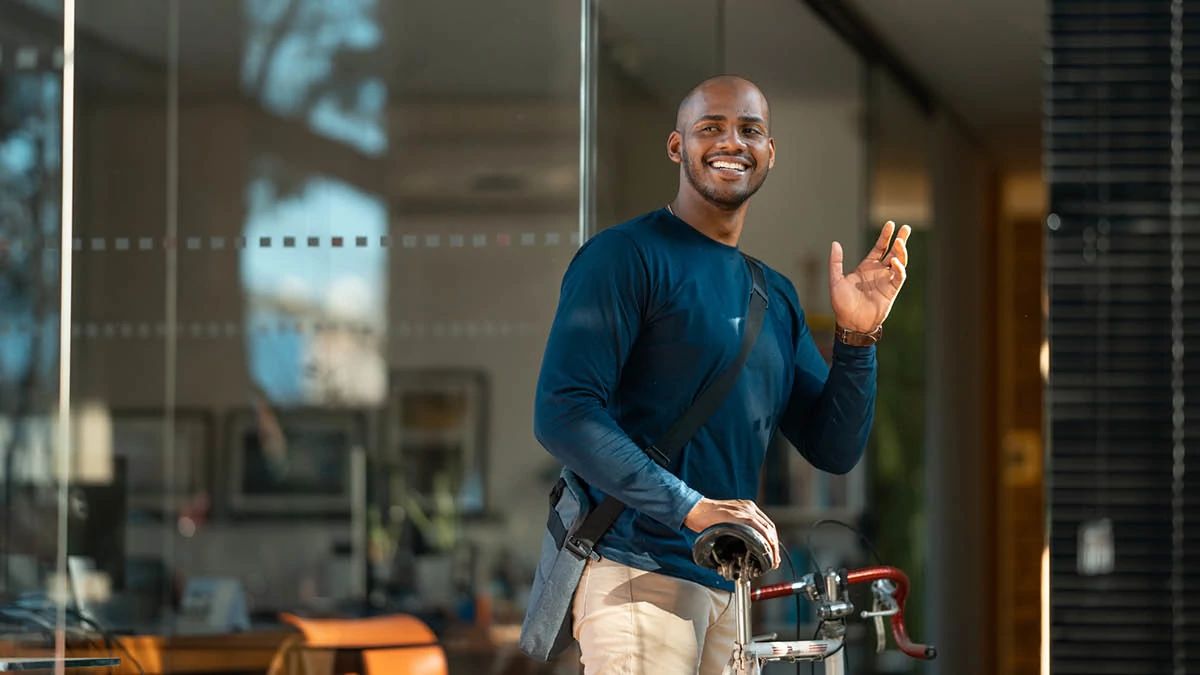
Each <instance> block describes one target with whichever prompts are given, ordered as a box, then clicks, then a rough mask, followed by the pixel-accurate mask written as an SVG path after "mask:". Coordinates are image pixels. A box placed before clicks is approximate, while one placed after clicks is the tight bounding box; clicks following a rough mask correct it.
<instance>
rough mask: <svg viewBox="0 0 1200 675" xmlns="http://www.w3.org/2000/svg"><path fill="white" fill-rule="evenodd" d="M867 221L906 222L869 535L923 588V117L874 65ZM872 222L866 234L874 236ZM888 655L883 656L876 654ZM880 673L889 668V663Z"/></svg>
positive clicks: (914, 605) (927, 214) (913, 630)
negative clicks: (904, 269)
mask: <svg viewBox="0 0 1200 675" xmlns="http://www.w3.org/2000/svg"><path fill="white" fill-rule="evenodd" d="M868 95H869V97H870V102H871V103H870V118H869V119H870V134H871V179H870V184H871V201H870V209H871V227H872V228H878V225H879V224H880V223H883V222H884V221H887V220H894V221H896V223H897V224H908V225H911V226H912V227H913V229H914V233H913V235H912V236H911V237H910V238H909V245H908V250H909V256H910V257H909V261H910V265H909V270H908V279H907V281H905V283H904V291H903V292H902V294H901V297H900V299H899V300H898V301H897V303H896V307H895V309H894V310H893V311H892V314H891V315H890V316H889V317H888V322H887V329H886V331H887V339H885V340H883V341H882V342H880V345H879V380H880V382H881V383H885V384H883V385H882V386H880V388H879V398H878V400H877V401H876V405H875V428H874V432H873V434H872V437H871V443H870V446H869V447H868V450H867V451H868V452H869V453H870V455H871V457H872V458H873V464H872V466H873V467H874V471H872V473H871V485H870V488H869V494H870V499H871V504H872V515H873V525H874V529H875V533H874V534H873V536H874V538H875V541H876V547H877V549H878V550H879V554H880V555H881V556H883V558H884V560H887V561H888V562H889V563H891V564H894V565H896V566H897V567H900V568H901V569H903V570H905V571H906V572H907V573H908V575H909V578H910V580H911V581H912V584H913V586H912V587H913V588H915V589H922V588H928V585H927V583H926V576H925V551H927V550H928V546H927V543H926V532H927V527H926V517H925V501H926V497H925V494H926V493H925V444H926V431H925V420H926V417H925V415H926V400H927V396H928V387H927V384H926V358H925V355H926V349H927V341H928V335H929V331H928V330H927V329H926V325H927V324H926V321H927V317H928V312H927V305H928V302H929V290H928V289H929V278H930V277H929V275H930V268H931V263H932V261H931V260H930V256H929V252H930V251H932V250H934V246H933V242H932V241H931V238H932V237H934V236H937V232H936V231H935V230H934V229H933V203H932V190H931V187H930V186H931V178H930V166H929V163H930V148H929V142H930V135H931V129H930V126H931V125H930V120H929V118H928V116H927V115H925V113H924V112H923V111H922V110H921V108H920V107H919V106H918V104H917V103H916V101H915V100H913V99H912V97H911V96H909V95H908V93H907V92H906V91H905V90H904V89H903V88H902V87H901V86H900V85H899V84H898V83H897V82H896V81H895V80H894V79H892V78H891V77H890V76H889V75H888V73H887V72H886V71H884V70H883V69H882V68H873V69H872V70H871V74H870V89H869V92H868ZM877 232H878V229H875V230H874V232H871V233H870V234H871V236H874V235H875V234H877ZM925 597H926V594H925V593H921V592H917V593H914V594H913V595H912V596H911V599H910V600H909V603H908V608H907V609H906V610H905V616H906V619H905V623H906V625H907V626H908V632H909V634H910V635H925V634H926V633H925V632H924V631H923V630H922V628H923V627H924V626H925V625H926V624H925V622H924V605H925V602H924V600H925ZM885 658H887V657H885ZM886 665H887V667H888V668H891V669H892V670H894V671H896V672H912V671H913V670H915V669H916V668H917V666H915V665H914V663H913V662H912V661H910V660H907V659H895V660H894V663H893V662H892V661H891V660H889V661H887V662H886ZM889 672H892V671H891V670H889Z"/></svg>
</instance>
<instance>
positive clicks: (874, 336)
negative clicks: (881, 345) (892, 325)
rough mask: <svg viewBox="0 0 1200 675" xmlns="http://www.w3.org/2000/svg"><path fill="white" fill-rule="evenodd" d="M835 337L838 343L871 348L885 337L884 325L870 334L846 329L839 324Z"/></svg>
mask: <svg viewBox="0 0 1200 675" xmlns="http://www.w3.org/2000/svg"><path fill="white" fill-rule="evenodd" d="M833 334H834V337H835V338H836V339H837V341H838V342H841V343H842V344H844V345H849V346H851V347H870V346H871V345H873V344H875V343H877V342H879V339H880V338H881V337H883V324H879V325H878V326H876V327H875V330H873V331H870V332H868V333H864V332H862V331H857V330H853V329H851V328H846V327H845V326H842V325H841V324H837V325H836V326H835V328H834V333H833Z"/></svg>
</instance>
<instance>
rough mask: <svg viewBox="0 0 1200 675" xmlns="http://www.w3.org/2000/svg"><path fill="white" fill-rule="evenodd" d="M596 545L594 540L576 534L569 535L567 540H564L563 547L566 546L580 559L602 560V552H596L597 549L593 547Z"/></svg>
mask: <svg viewBox="0 0 1200 675" xmlns="http://www.w3.org/2000/svg"><path fill="white" fill-rule="evenodd" d="M594 546H595V544H593V543H592V542H590V541H587V540H585V539H580V538H579V537H576V536H574V535H570V536H568V537H567V540H566V541H565V542H563V548H565V549H566V550H567V551H570V553H571V555H573V556H575V557H576V558H579V559H580V560H587V559H588V558H591V559H592V560H597V561H598V560H600V554H599V553H596V551H595V549H594V548H593V547H594Z"/></svg>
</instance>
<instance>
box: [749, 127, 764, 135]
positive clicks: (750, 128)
mask: <svg viewBox="0 0 1200 675" xmlns="http://www.w3.org/2000/svg"><path fill="white" fill-rule="evenodd" d="M746 133H748V134H762V132H761V131H759V130H758V129H755V128H754V127H747V128H746Z"/></svg>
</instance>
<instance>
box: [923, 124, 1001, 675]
mask: <svg viewBox="0 0 1200 675" xmlns="http://www.w3.org/2000/svg"><path fill="white" fill-rule="evenodd" d="M932 142H933V148H932V156H933V164H932V167H933V197H934V222H935V227H934V231H933V232H932V233H931V236H932V237H933V247H932V251H931V254H930V258H931V260H930V261H929V262H930V265H931V267H932V270H931V271H932V275H931V277H930V278H931V279H932V283H931V284H930V297H929V303H930V312H929V316H930V324H931V325H930V335H929V345H928V351H927V353H928V358H929V371H928V372H929V374H930V380H929V384H930V390H929V396H930V398H929V406H928V408H927V411H928V415H929V419H928V421H927V424H926V429H928V433H929V435H930V438H929V442H928V443H927V444H926V447H927V448H928V454H927V456H926V459H925V470H926V477H925V485H926V495H927V500H928V501H927V507H926V509H925V512H926V513H927V514H928V522H927V527H928V529H929V532H931V533H932V535H931V536H930V537H929V538H928V541H929V542H930V547H931V551H930V552H929V568H928V572H927V575H926V578H927V579H929V580H930V583H929V584H928V587H927V588H926V590H925V592H926V593H927V594H928V595H927V597H928V599H929V600H928V604H927V607H928V608H929V610H928V612H927V615H928V623H929V631H928V632H929V634H930V636H929V637H928V638H925V639H926V640H928V641H929V642H932V643H934V644H936V645H937V646H938V649H939V656H938V658H937V660H936V661H934V662H932V663H931V664H930V666H931V667H932V669H933V670H931V671H930V672H942V673H983V672H989V671H990V670H991V663H990V658H991V657H990V656H989V649H990V646H991V641H990V631H991V626H990V624H989V623H988V622H989V621H991V620H992V619H991V617H992V614H993V611H992V607H991V602H992V595H993V594H992V592H991V591H990V590H989V589H990V588H991V586H992V585H993V580H992V577H991V576H990V574H989V570H990V568H991V565H992V564H993V562H992V560H993V555H992V552H991V551H990V550H989V545H990V543H991V541H992V537H991V523H992V517H991V514H990V512H989V510H990V508H991V502H992V499H993V495H990V494H987V491H986V490H981V489H980V487H981V486H987V485H991V484H992V483H993V482H994V481H993V480H992V476H991V475H990V473H991V471H992V466H994V465H993V463H992V457H991V454H990V451H989V445H988V437H987V431H988V429H987V420H988V418H987V415H986V414H985V408H984V406H985V405H986V404H987V402H988V401H987V396H988V392H989V390H990V387H988V386H987V381H988V371H987V363H988V357H987V350H988V345H989V342H988V340H989V335H988V330H989V328H988V321H989V319H988V314H989V312H988V310H987V307H988V306H989V302H988V301H989V298H990V297H991V296H990V294H989V286H988V284H989V283H991V282H990V277H991V272H990V271H989V270H988V269H987V267H986V265H984V264H982V261H987V260H989V259H991V255H990V254H989V252H988V247H989V237H990V236H991V234H990V233H991V228H992V227H993V226H994V225H993V223H992V218H993V213H994V203H993V199H994V197H993V191H994V189H995V174H994V169H993V167H992V166H991V164H990V162H989V161H988V159H987V157H986V156H985V154H984V153H983V151H981V149H980V148H979V146H978V145H976V144H975V143H974V142H973V141H972V140H971V139H970V138H969V137H968V136H967V135H966V134H965V133H964V132H963V131H962V130H961V128H960V127H959V126H958V125H957V124H956V122H955V121H954V120H953V119H950V118H948V117H946V116H945V115H939V116H938V117H937V118H936V119H935V122H934V131H933V138H932Z"/></svg>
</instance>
